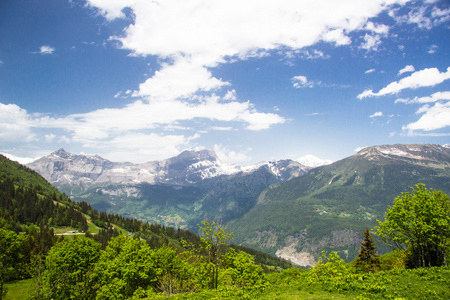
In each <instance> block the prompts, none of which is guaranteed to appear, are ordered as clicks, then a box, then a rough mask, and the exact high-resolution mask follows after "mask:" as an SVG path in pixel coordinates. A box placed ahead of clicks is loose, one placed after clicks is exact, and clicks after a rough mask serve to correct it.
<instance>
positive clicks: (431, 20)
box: [390, 1, 450, 29]
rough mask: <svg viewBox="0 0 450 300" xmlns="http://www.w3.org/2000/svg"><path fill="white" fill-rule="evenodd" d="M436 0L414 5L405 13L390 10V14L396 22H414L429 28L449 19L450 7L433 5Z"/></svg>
mask: <svg viewBox="0 0 450 300" xmlns="http://www.w3.org/2000/svg"><path fill="white" fill-rule="evenodd" d="M435 2H437V1H425V3H424V5H421V6H417V7H414V8H413V9H412V10H411V11H410V12H409V13H408V14H407V15H397V12H399V10H391V11H390V15H391V16H392V17H393V18H394V19H395V20H396V21H397V22H398V23H400V24H401V23H406V24H415V25H417V27H419V28H425V29H431V28H433V27H435V26H439V25H440V24H443V23H445V22H447V21H448V20H449V19H450V9H440V8H439V7H437V6H435V5H434V4H435Z"/></svg>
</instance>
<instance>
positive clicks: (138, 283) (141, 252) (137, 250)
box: [95, 236, 158, 299]
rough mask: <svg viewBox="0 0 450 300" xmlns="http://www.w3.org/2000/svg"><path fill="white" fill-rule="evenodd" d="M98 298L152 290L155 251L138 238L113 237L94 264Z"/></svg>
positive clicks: (126, 296) (128, 295)
mask: <svg viewBox="0 0 450 300" xmlns="http://www.w3.org/2000/svg"><path fill="white" fill-rule="evenodd" d="M95 274H96V277H97V281H98V285H99V290H98V292H97V299H126V298H128V297H131V296H133V293H134V292H135V291H137V290H140V291H146V290H148V289H151V288H152V287H153V286H154V285H155V282H156V279H157V276H158V273H157V270H156V266H155V251H154V250H152V249H151V248H150V247H149V246H148V245H146V244H144V243H142V242H141V241H139V240H136V239H131V238H128V237H124V236H118V237H115V238H112V239H111V241H110V242H109V244H108V246H107V247H106V249H105V250H104V251H103V252H102V255H101V257H100V258H99V263H98V264H97V265H96V267H95Z"/></svg>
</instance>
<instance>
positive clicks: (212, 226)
mask: <svg viewBox="0 0 450 300" xmlns="http://www.w3.org/2000/svg"><path fill="white" fill-rule="evenodd" d="M202 225H203V226H200V225H199V228H200V233H201V238H200V241H201V243H200V247H201V248H203V249H205V250H206V251H207V259H208V261H207V274H208V277H209V288H212V289H217V286H218V282H219V261H220V258H221V256H222V253H223V249H224V247H225V245H226V243H227V241H228V240H230V239H231V238H232V237H233V233H227V232H226V230H225V228H224V227H222V226H220V225H218V224H216V223H215V222H214V221H212V222H208V221H203V222H202Z"/></svg>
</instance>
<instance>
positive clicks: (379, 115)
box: [369, 111, 383, 118]
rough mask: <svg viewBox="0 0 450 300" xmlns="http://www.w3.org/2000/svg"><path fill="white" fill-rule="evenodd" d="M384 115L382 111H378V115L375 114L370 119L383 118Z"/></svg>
mask: <svg viewBox="0 0 450 300" xmlns="http://www.w3.org/2000/svg"><path fill="white" fill-rule="evenodd" d="M382 116H383V113H382V112H381V111H377V112H376V113H373V114H372V115H370V116H369V118H377V117H382Z"/></svg>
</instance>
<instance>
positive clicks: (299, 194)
mask: <svg viewBox="0 0 450 300" xmlns="http://www.w3.org/2000/svg"><path fill="white" fill-rule="evenodd" d="M420 182H421V183H425V184H426V186H427V187H428V188H434V189H438V190H442V191H444V192H445V193H447V194H448V193H450V148H447V147H442V146H439V145H427V144H416V145H382V146H374V147H368V148H365V149H362V150H361V151H359V152H358V153H357V154H355V155H352V156H350V157H348V158H345V159H343V160H340V161H337V162H335V163H332V164H330V165H325V166H322V167H318V168H315V169H312V170H311V171H309V172H308V173H307V174H306V175H305V176H302V177H298V178H294V179H292V180H289V181H286V182H284V183H279V184H276V185H273V186H270V187H268V188H267V189H265V190H264V191H263V192H262V193H261V194H260V195H259V197H258V200H257V203H256V205H254V206H253V207H252V208H251V209H250V210H249V211H247V212H246V213H245V214H243V215H242V216H241V217H239V218H237V219H234V220H232V221H230V222H229V223H228V224H227V226H228V228H229V229H230V230H231V231H233V232H234V234H235V242H236V243H241V244H242V245H245V246H248V247H254V248H257V249H259V250H263V251H265V252H268V253H272V254H275V253H276V254H277V255H278V256H281V257H284V258H288V259H291V260H292V261H293V262H295V263H297V264H299V265H312V264H313V263H314V260H315V258H316V257H317V256H318V254H319V253H320V251H321V250H334V251H338V252H339V254H340V255H341V257H343V258H344V259H346V260H347V261H349V260H352V259H353V258H354V257H355V255H356V254H357V252H358V251H359V244H360V242H361V241H362V238H361V234H362V232H363V231H364V230H365V229H366V228H367V227H368V228H373V227H374V226H376V225H377V224H378V223H377V222H376V220H377V219H380V220H383V219H384V213H385V211H386V209H387V207H388V205H392V203H393V200H394V198H395V197H396V196H398V195H400V194H401V193H402V192H409V191H410V189H411V187H413V186H415V185H416V184H417V183H420ZM379 249H380V250H381V251H383V246H382V245H379Z"/></svg>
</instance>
